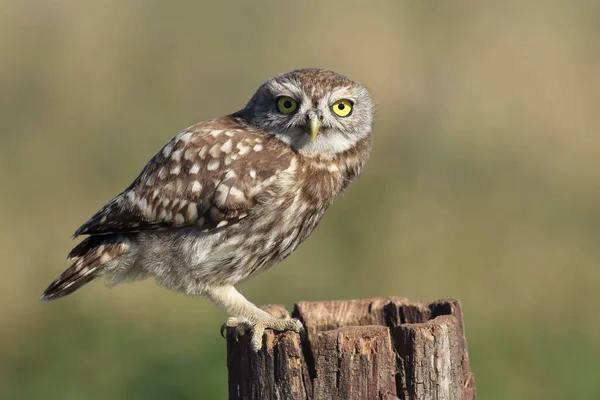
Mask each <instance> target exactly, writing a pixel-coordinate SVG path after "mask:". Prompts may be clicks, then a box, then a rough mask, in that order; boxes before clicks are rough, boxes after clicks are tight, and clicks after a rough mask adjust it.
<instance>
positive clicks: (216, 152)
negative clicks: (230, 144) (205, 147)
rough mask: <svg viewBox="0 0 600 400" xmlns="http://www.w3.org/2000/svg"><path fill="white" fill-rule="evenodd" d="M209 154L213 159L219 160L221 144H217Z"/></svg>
mask: <svg viewBox="0 0 600 400" xmlns="http://www.w3.org/2000/svg"><path fill="white" fill-rule="evenodd" d="M208 153H209V154H210V155H211V156H212V157H213V158H218V157H219V154H220V153H221V146H219V144H215V145H214V146H213V147H211V148H210V150H209V151H208Z"/></svg>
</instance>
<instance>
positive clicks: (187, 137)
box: [179, 132, 192, 143]
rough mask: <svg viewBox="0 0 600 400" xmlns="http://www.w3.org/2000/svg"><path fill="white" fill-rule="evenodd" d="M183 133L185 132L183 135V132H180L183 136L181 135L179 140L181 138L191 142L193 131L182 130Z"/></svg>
mask: <svg viewBox="0 0 600 400" xmlns="http://www.w3.org/2000/svg"><path fill="white" fill-rule="evenodd" d="M182 133H183V135H181V133H180V135H181V136H180V137H179V140H181V141H182V142H183V143H187V142H189V141H190V139H191V138H192V132H185V133H184V132H182Z"/></svg>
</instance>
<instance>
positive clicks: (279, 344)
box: [227, 297, 475, 400]
mask: <svg viewBox="0 0 600 400" xmlns="http://www.w3.org/2000/svg"><path fill="white" fill-rule="evenodd" d="M264 309H266V310H267V311H269V312H270V313H271V314H273V315H275V316H282V315H285V314H286V311H285V309H284V308H283V307H282V306H267V307H265V308H264ZM292 316H293V317H296V318H300V320H301V321H302V322H303V323H304V326H305V328H306V338H305V340H304V341H303V342H301V341H300V336H299V335H298V334H296V333H292V332H283V333H281V332H273V331H271V330H267V331H266V333H265V335H264V337H263V347H262V349H261V351H259V352H258V353H254V352H252V351H251V350H250V347H249V345H248V339H249V338H248V337H242V338H240V340H239V342H236V340H235V339H234V338H233V335H232V334H231V332H228V335H227V367H228V369H229V399H235V400H241V399H243V400H250V399H261V400H262V399H303V400H306V399H315V400H321V399H344V400H346V399H359V400H363V399H396V398H400V399H427V400H430V399H444V400H446V399H464V400H472V399H475V381H474V379H473V374H472V372H471V370H470V366H469V356H468V353H467V345H466V339H465V335H464V326H463V317H462V310H461V304H460V302H459V301H457V300H437V301H434V302H430V303H423V302H411V301H408V300H407V299H403V298H396V297H390V298H379V299H371V300H348V301H328V302H300V303H298V304H296V305H295V307H294V311H293V313H292Z"/></svg>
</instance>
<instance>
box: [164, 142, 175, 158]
mask: <svg viewBox="0 0 600 400" xmlns="http://www.w3.org/2000/svg"><path fill="white" fill-rule="evenodd" d="M171 150H173V146H172V145H171V143H169V144H167V145H166V146H165V147H163V156H165V157H169V155H170V154H171Z"/></svg>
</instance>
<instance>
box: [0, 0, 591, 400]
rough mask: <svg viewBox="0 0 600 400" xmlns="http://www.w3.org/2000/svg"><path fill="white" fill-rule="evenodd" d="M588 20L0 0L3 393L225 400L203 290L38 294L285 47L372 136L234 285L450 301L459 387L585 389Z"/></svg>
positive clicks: (550, 14)
mask: <svg viewBox="0 0 600 400" xmlns="http://www.w3.org/2000/svg"><path fill="white" fill-rule="evenodd" d="M599 20H600V3H598V2H594V1H571V2H567V1H547V2H539V3H536V2H518V1H509V2H480V1H474V0H473V1H456V2H452V3H450V2H423V1H410V2H409V1H406V2H404V1H402V2H400V1H387V2H383V1H382V2H379V1H374V2H367V1H360V2H359V1H350V0H348V1H344V2H333V1H332V2H294V3H292V2H268V1H253V2H241V1H240V2H226V1H225V2H221V3H218V4H217V2H212V3H202V2H192V1H189V2H166V1H158V0H152V1H121V0H107V1H100V2H76V1H66V0H65V1H61V0H56V1H39V0H37V1H36V0H29V1H22V0H4V1H2V4H0V121H1V123H2V128H1V133H0V187H1V196H0V221H1V227H2V228H1V229H0V252H1V254H2V263H1V265H0V272H1V274H2V279H1V280H0V303H1V305H0V326H1V329H0V398H1V399H42V398H43V399H90V400H94V399H108V398H115V399H167V398H168V399H201V398H202V399H204V398H206V399H220V398H226V396H227V387H226V383H227V371H226V367H225V342H224V341H223V339H222V338H221V337H220V336H219V326H220V324H221V322H222V321H223V320H224V318H225V315H224V314H223V313H222V312H221V311H220V310H218V309H216V308H215V307H214V306H213V305H211V304H209V303H208V302H207V301H205V300H202V299H191V298H186V297H184V296H182V295H177V294H174V293H170V292H168V291H166V290H164V289H160V288H158V287H156V285H155V284H154V283H153V282H151V281H146V282H143V283H136V284H134V285H124V286H119V287H116V288H114V289H107V288H105V287H104V286H103V285H101V284H98V283H95V284H90V285H89V286H87V287H86V288H85V289H84V290H82V291H80V292H77V293H76V294H75V295H72V296H70V297H68V298H66V299H62V300H60V301H57V302H53V303H50V304H43V303H41V302H39V301H38V298H39V295H40V294H41V292H42V290H43V289H44V288H45V286H46V285H47V284H48V283H49V282H50V281H51V280H52V279H54V278H55V277H56V276H57V275H58V274H59V273H60V272H61V271H62V270H63V269H64V268H66V266H67V263H66V262H65V261H64V257H65V255H66V253H67V252H68V251H69V250H70V248H71V247H72V246H73V245H74V242H72V241H71V239H70V235H71V234H72V233H73V232H74V230H75V229H76V228H77V227H78V226H79V225H80V224H81V223H83V222H84V221H86V220H87V218H89V217H90V216H91V215H92V214H93V213H94V212H95V211H96V210H97V209H98V208H99V207H101V206H102V205H103V204H104V203H105V202H106V201H108V200H109V199H110V198H111V197H112V196H113V195H115V194H117V193H118V192H119V191H121V190H122V189H123V188H125V186H126V185H128V184H129V183H130V182H131V181H132V180H133V179H134V178H135V177H136V176H137V174H138V172H139V171H140V170H141V168H142V167H143V165H144V164H145V162H146V161H147V160H148V159H149V158H150V157H151V156H152V155H153V154H154V153H155V152H156V151H157V150H158V149H160V147H161V146H162V145H163V144H164V143H165V142H166V141H167V140H168V139H170V138H171V137H172V136H173V135H174V134H175V133H177V132H178V131H179V130H181V129H183V128H185V127H187V126H189V125H192V124H193V123H195V122H197V121H200V120H204V119H208V118H212V117H217V116H221V115H224V114H227V113H230V112H233V111H236V110H238V109H239V108H241V107H242V106H243V105H244V104H245V102H246V101H247V100H248V99H249V97H250V96H251V95H252V93H253V92H254V90H255V89H256V88H257V86H258V85H259V84H260V83H261V82H263V81H264V80H265V79H267V78H269V77H270V76H272V75H275V74H277V73H280V72H285V71H288V70H292V69H296V68H302V67H322V68H329V69H333V70H336V71H339V72H341V73H344V74H346V75H348V76H350V77H352V78H353V79H355V80H357V81H359V82H361V83H363V84H364V85H366V86H367V87H368V88H370V90H371V91H372V94H373V97H374V99H375V101H376V103H377V118H376V124H375V125H376V132H375V134H376V142H375V148H374V152H373V155H372V158H371V160H370V162H369V163H368V164H367V167H366V169H365V170H364V174H363V175H362V176H361V178H360V179H359V180H358V181H357V182H356V183H355V184H353V185H352V186H351V188H350V189H349V190H348V191H347V192H346V195H345V196H344V197H343V198H341V199H339V200H338V201H337V203H336V204H335V206H334V207H333V208H332V209H331V210H330V211H329V212H328V214H327V215H326V216H325V218H324V220H323V222H322V223H321V225H320V226H319V228H318V229H317V230H316V231H315V233H314V234H313V235H312V236H311V237H310V239H309V240H308V241H307V242H306V243H305V244H303V245H302V246H301V247H300V249H299V250H298V251H297V252H296V253H295V254H294V255H293V256H292V257H290V258H289V259H287V260H286V261H285V262H283V263H282V264H280V265H278V266H277V267H275V268H273V269H271V270H269V271H268V272H266V273H264V274H262V275H259V276H258V277H255V278H253V279H252V280H250V281H249V282H246V283H244V284H243V285H241V290H242V291H243V292H244V294H246V295H247V296H248V298H249V299H251V300H252V301H254V302H255V303H257V304H263V303H282V304H285V305H286V306H287V307H288V308H291V307H292V305H293V303H294V302H295V301H299V300H328V299H331V300H333V299H347V298H366V297H376V296H388V295H397V296H406V297H409V298H411V299H414V300H433V299H436V298H440V297H454V298H458V299H460V300H462V302H463V305H464V311H465V318H466V329H467V339H468V345H469V352H470V357H471V362H472V368H473V370H474V372H475V377H476V383H477V389H478V393H479V398H481V399H538V398H539V399H566V398H569V399H592V398H600V313H599V312H598V309H599V307H600V279H599V278H600V269H599V267H598V264H599V262H600V246H599V245H598V238H599V235H600V168H599V162H598V157H599V156H600V132H599V129H600V109H599V104H600V47H599V46H598V43H599V38H600V24H599V23H598V21H599Z"/></svg>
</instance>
